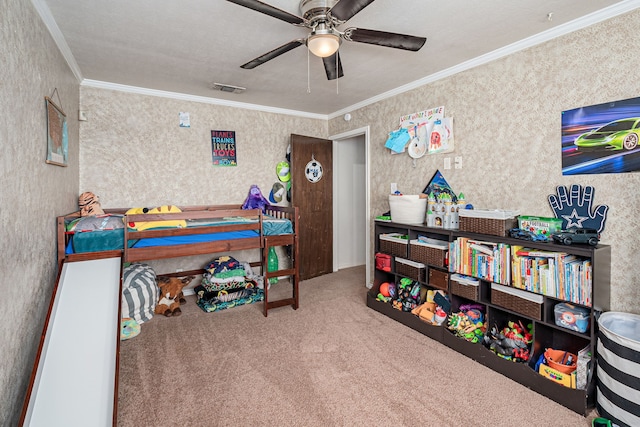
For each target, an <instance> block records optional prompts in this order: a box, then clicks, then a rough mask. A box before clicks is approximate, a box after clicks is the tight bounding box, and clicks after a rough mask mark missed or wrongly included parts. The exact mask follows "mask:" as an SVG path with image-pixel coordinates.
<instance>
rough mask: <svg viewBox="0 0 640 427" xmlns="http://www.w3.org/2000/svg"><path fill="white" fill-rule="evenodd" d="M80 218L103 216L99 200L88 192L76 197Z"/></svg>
mask: <svg viewBox="0 0 640 427" xmlns="http://www.w3.org/2000/svg"><path fill="white" fill-rule="evenodd" d="M78 207H79V208H80V216H91V215H104V211H103V210H102V207H101V206H100V198H99V197H98V196H96V195H95V194H93V193H92V192H90V191H85V192H84V193H82V194H81V195H80V197H78Z"/></svg>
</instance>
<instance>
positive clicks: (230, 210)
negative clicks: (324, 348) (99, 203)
mask: <svg viewBox="0 0 640 427" xmlns="http://www.w3.org/2000/svg"><path fill="white" fill-rule="evenodd" d="M181 210H182V212H180V213H167V214H140V215H126V214H125V212H126V209H105V213H117V214H123V215H125V218H124V220H125V222H126V223H129V222H135V221H162V220H176V219H185V220H186V219H219V218H224V217H244V218H256V217H257V218H258V221H256V222H249V223H240V224H230V225H220V226H202V227H188V228H168V229H156V230H153V229H150V230H145V231H129V230H128V229H127V227H125V228H124V239H125V240H124V241H125V243H126V242H128V241H129V240H135V239H143V238H150V237H170V236H184V235H191V234H204V233H216V232H226V231H238V230H255V231H256V232H257V236H256V237H248V238H241V239H235V240H221V241H213V242H201V243H191V244H184V245H174V246H155V247H151V248H128V247H127V246H128V245H127V244H125V245H124V248H123V249H121V250H110V251H100V252H88V253H78V254H66V253H65V248H66V246H67V243H68V242H69V239H70V238H71V234H70V233H67V231H66V227H65V224H66V222H67V221H69V220H72V219H75V218H78V217H80V212H74V213H71V214H68V215H63V216H60V217H58V218H57V231H58V242H57V247H58V277H57V279H56V284H55V286H54V291H53V295H52V297H51V301H50V303H49V311H48V313H47V318H46V321H45V324H44V327H43V331H42V335H41V339H40V345H39V347H38V353H37V355H36V360H35V362H34V366H33V370H32V373H31V378H30V382H29V386H28V390H27V395H26V397H25V400H24V404H23V408H22V413H21V416H20V421H19V425H20V426H23V425H31V421H32V419H33V418H32V417H34V418H36V419H42V418H43V417H46V416H48V414H49V413H56V414H57V413H58V412H60V411H58V412H56V411H55V410H54V409H58V408H57V406H56V405H49V406H47V405H44V404H39V403H35V402H42V401H44V400H47V399H46V398H44V397H43V398H41V399H40V400H37V398H38V394H39V390H40V389H41V388H42V389H44V391H43V393H46V392H49V393H58V392H60V393H62V391H63V390H64V386H66V387H68V388H69V389H73V390H74V391H76V392H78V393H82V390H84V389H85V388H91V387H95V386H96V384H95V382H96V381H98V382H99V383H100V385H101V386H102V388H101V389H100V390H103V389H105V390H107V392H108V391H109V390H111V391H112V393H113V396H110V395H108V393H104V392H103V393H94V394H91V395H88V396H85V397H84V398H85V399H86V402H84V404H86V405H88V407H89V408H92V409H91V410H90V412H94V413H96V414H97V415H98V419H99V421H95V418H96V417H95V415H96V414H94V413H92V414H89V415H91V416H89V415H88V414H86V413H82V414H77V413H78V411H75V410H73V411H67V412H65V413H70V414H75V415H78V416H77V417H76V418H78V417H80V418H83V420H89V419H91V420H92V421H87V422H88V423H89V424H92V425H95V424H96V423H100V424H101V425H103V424H104V425H108V423H109V420H111V425H112V426H115V425H116V424H117V410H118V373H119V365H120V362H119V353H120V328H121V325H120V321H121V293H122V272H123V263H124V262H136V261H150V260H156V259H163V258H175V257H183V256H190V255H202V254H213V253H219V252H231V251H238V250H247V249H260V250H261V257H260V261H259V262H254V263H251V265H252V266H260V267H261V269H262V274H263V276H264V283H265V284H267V283H268V280H269V278H272V277H279V276H289V277H290V282H291V285H292V295H291V297H290V298H283V299H280V300H276V301H269V294H268V291H269V290H268V286H265V287H264V306H263V314H264V316H265V317H266V316H267V313H268V311H269V309H270V308H276V307H282V306H286V305H291V306H292V307H293V309H294V310H295V309H297V308H298V277H299V266H298V220H299V216H298V208H295V207H293V208H287V207H279V206H273V207H269V208H268V209H267V210H266V214H268V215H270V216H272V217H275V218H279V219H288V220H290V221H291V222H292V226H293V234H287V235H274V236H267V235H265V234H264V232H263V214H262V211H260V210H258V209H254V210H242V209H241V206H240V205H221V206H187V207H181ZM275 246H291V267H290V268H287V269H282V270H278V271H267V270H268V269H267V264H268V262H267V259H268V254H269V248H271V247H275ZM76 261H90V262H89V263H78V264H66V263H74V262H76ZM114 263H115V266H118V265H119V267H120V269H119V272H117V273H116V272H114V271H113V266H114ZM97 264H105V265H106V267H107V268H106V270H105V271H103V272H102V273H100V272H99V273H98V279H102V282H100V281H98V280H93V281H92V283H91V284H87V283H86V282H85V281H84V280H83V278H84V277H85V276H87V275H90V274H91V273H92V272H93V269H95V268H98V267H97ZM72 265H73V266H74V267H78V269H75V268H71V266H72ZM71 270H73V271H75V270H79V271H75V276H74V277H75V280H72V279H69V283H66V282H65V284H64V285H63V286H64V287H65V288H67V287H69V286H71V290H70V291H68V292H66V293H65V292H60V289H61V286H60V284H61V280H62V276H65V277H66V275H65V274H63V272H68V271H71ZM88 270H91V271H88ZM202 273H204V269H200V270H191V271H183V272H180V273H169V274H160V275H159V276H187V275H191V274H202ZM69 274H70V275H71V273H69ZM118 282H119V283H118ZM91 285H93V286H94V287H95V288H97V289H100V290H102V291H106V292H108V293H109V295H111V299H112V301H113V304H115V305H117V309H116V308H115V307H113V304H112V305H110V307H108V308H110V312H109V315H108V316H105V318H104V319H101V324H102V325H103V326H104V327H105V328H109V331H111V332H109V333H100V334H94V335H95V336H94V337H95V338H97V339H98V340H99V341H100V342H99V343H98V344H99V345H102V344H105V345H107V344H108V345H109V346H110V348H113V349H114V350H113V351H110V352H109V354H104V361H105V362H104V363H107V362H108V363H110V366H111V367H112V370H114V372H113V373H112V372H111V371H108V372H105V375H103V376H98V377H97V379H96V378H89V377H90V376H88V375H83V374H82V373H79V374H78V375H76V376H75V377H73V378H71V379H69V383H68V384H62V385H60V387H59V388H57V387H58V386H57V384H58V383H57V382H55V381H47V382H45V383H46V385H44V386H42V387H40V386H41V385H42V384H41V382H40V379H41V378H44V377H46V378H49V377H50V375H49V374H51V373H52V371H55V372H58V371H64V370H65V369H71V370H74V369H75V368H77V366H76V365H75V364H74V363H75V362H74V361H73V359H72V358H67V357H64V355H65V354H67V352H71V353H72V354H73V352H74V349H73V346H67V345H65V346H63V347H64V351H63V353H64V354H62V356H59V355H58V353H60V352H58V353H56V355H58V357H57V358H56V357H54V356H55V355H54V356H51V357H50V358H49V359H48V360H54V362H57V364H56V363H53V362H51V363H41V361H43V360H44V359H42V356H43V354H48V355H51V354H53V351H52V350H51V351H50V350H49V349H51V348H54V349H55V348H60V347H61V346H60V345H59V344H60V342H63V343H64V342H66V341H69V340H70V338H71V341H72V342H73V343H75V344H77V347H79V349H78V348H77V349H76V351H78V354H81V355H83V354H86V353H87V351H86V348H85V347H87V346H88V347H96V345H95V343H93V342H91V341H88V340H78V339H77V337H76V335H75V334H76V333H77V331H75V330H73V331H71V330H70V329H71V328H68V327H62V330H61V328H60V327H58V328H57V329H55V328H53V326H54V325H56V324H58V325H62V326H64V324H63V323H62V321H60V322H52V321H51V320H52V319H58V318H69V317H73V316H75V315H76V314H77V313H75V312H74V313H73V314H72V316H69V311H68V306H69V305H71V306H75V307H77V306H83V304H81V303H78V302H77V301H74V297H75V298H78V297H82V292H83V291H85V290H88V289H89V288H91ZM111 285H113V286H111ZM63 293H64V294H65V296H63V295H62V294H63ZM74 294H75V295H74ZM84 306H85V307H86V308H87V309H88V310H89V311H90V312H89V313H87V314H85V316H86V317H91V316H92V315H93V314H95V313H93V312H91V311H92V310H93V308H92V306H91V305H89V304H85V305H84ZM60 307H62V308H60ZM65 307H66V308H65ZM58 308H60V312H58ZM82 316H83V315H80V317H82ZM67 322H68V321H67ZM91 325H93V323H92V324H91ZM87 335H91V334H90V333H87ZM65 340H66V341H65ZM102 341H104V342H102ZM83 345H84V346H85V347H82V346H83ZM83 349H84V350H83ZM111 357H113V358H114V359H113V361H111V359H110V358H111ZM91 361H92V362H93V360H91ZM98 365H101V364H100V363H98ZM91 372H93V369H91ZM111 375H113V378H112V379H111V378H110V376H111ZM91 381H93V383H91V384H89V383H88V382H91ZM52 383H55V385H54V386H53V387H52V386H51V384H52ZM63 394H64V396H65V398H66V397H68V396H67V395H66V394H65V393H63ZM32 397H33V399H32ZM69 399H70V398H69ZM73 402H74V403H75V402H76V401H73ZM35 407H37V409H34V408H35ZM42 408H44V409H42ZM52 408H53V409H52ZM63 412H64V411H63ZM59 415H60V414H58V416H59ZM74 420H75V418H74ZM55 421H57V422H62V421H63V420H55Z"/></svg>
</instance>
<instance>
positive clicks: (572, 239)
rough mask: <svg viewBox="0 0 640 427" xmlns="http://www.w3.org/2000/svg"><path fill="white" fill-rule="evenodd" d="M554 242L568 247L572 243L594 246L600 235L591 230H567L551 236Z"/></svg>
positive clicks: (573, 228)
mask: <svg viewBox="0 0 640 427" xmlns="http://www.w3.org/2000/svg"><path fill="white" fill-rule="evenodd" d="M551 237H552V238H553V240H554V241H556V242H559V243H563V244H565V245H570V244H572V243H588V244H590V245H591V246H596V245H597V244H598V242H599V241H600V233H598V230H594V229H593V228H575V227H572V228H568V229H566V230H562V231H559V232H557V233H553V234H551Z"/></svg>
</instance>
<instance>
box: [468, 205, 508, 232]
mask: <svg viewBox="0 0 640 427" xmlns="http://www.w3.org/2000/svg"><path fill="white" fill-rule="evenodd" d="M458 214H459V218H458V228H459V229H460V231H467V232H469V233H479V234H491V235H493V236H502V237H504V236H506V235H507V230H509V229H510V228H514V227H516V226H517V225H518V218H517V217H518V212H516V211H505V210H497V209H496V210H490V209H460V211H459V213H458Z"/></svg>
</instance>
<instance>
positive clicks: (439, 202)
mask: <svg viewBox="0 0 640 427" xmlns="http://www.w3.org/2000/svg"><path fill="white" fill-rule="evenodd" d="M465 206H466V203H465V200H464V194H462V193H460V195H459V196H458V201H457V202H454V201H453V199H452V198H451V195H450V194H447V193H444V192H443V193H440V194H439V195H438V197H437V198H436V196H434V195H433V192H431V193H429V196H428V198H427V227H438V228H446V229H448V230H452V229H453V230H455V229H457V228H458V209H464V207H465Z"/></svg>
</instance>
